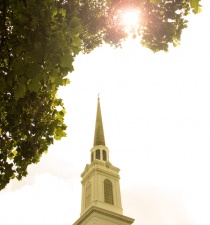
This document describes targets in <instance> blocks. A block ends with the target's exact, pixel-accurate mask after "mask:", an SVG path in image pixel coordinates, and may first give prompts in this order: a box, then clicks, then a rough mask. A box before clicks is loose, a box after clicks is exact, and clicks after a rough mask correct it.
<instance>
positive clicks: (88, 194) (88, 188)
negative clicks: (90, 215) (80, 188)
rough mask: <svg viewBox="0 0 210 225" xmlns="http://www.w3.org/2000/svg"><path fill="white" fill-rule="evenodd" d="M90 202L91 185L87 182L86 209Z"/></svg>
mask: <svg viewBox="0 0 210 225" xmlns="http://www.w3.org/2000/svg"><path fill="white" fill-rule="evenodd" d="M90 200H91V183H90V182H88V183H87V185H86V190H85V208H87V207H88V206H89V205H90Z"/></svg>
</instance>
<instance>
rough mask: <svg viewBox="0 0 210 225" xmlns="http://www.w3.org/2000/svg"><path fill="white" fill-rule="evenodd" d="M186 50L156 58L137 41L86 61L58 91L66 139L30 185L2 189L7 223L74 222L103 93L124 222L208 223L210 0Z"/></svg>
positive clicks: (2, 217) (1, 210)
mask: <svg viewBox="0 0 210 225" xmlns="http://www.w3.org/2000/svg"><path fill="white" fill-rule="evenodd" d="M202 4H203V6H204V8H203V12H202V13H201V14H199V15H197V16H193V17H192V18H191V19H190V23H189V27H188V29H185V30H184V31H183V35H182V43H181V46H180V47H177V48H172V49H171V50H170V52H169V53H163V52H160V53H155V54H154V53H152V52H151V51H150V50H148V49H145V48H142V47H141V46H140V45H139V44H138V43H137V42H136V41H127V42H126V43H125V44H124V46H123V48H122V49H113V48H111V47H109V46H103V47H101V48H97V49H96V50H94V51H93V52H92V53H91V54H89V55H79V56H78V57H77V59H76V61H75V63H74V66H75V72H73V73H72V74H70V79H71V84H70V85H69V86H67V87H65V88H63V89H62V90H61V91H60V95H61V97H62V98H64V102H65V107H66V109H67V116H66V123H67V125H68V137H67V138H64V139H62V141H60V142H56V143H55V144H54V146H52V147H51V148H50V150H49V152H48V153H47V154H46V155H44V156H43V157H42V159H41V162H40V163H39V164H37V165H33V166H31V167H30V168H29V175H28V176H27V177H26V178H24V179H23V180H22V181H20V182H17V181H13V182H11V183H10V184H9V185H8V186H7V188H6V189H5V190H3V191H1V192H0V224H1V225H29V224H30V225H46V224H50V225H71V224H72V223H73V222H75V221H76V220H77V219H78V218H79V215H80V202H81V184H80V181H81V178H80V174H81V173H82V172H83V170H84V168H85V165H86V164H87V163H89V162H90V149H91V148H92V145H93V135H94V126H95V117H96V106H97V94H98V93H100V97H101V109H102V117H103V123H104V132H105V139H106V145H107V147H108V148H109V150H110V162H111V163H112V164H113V165H114V166H116V167H119V168H120V169H121V172H120V176H121V195H122V204H123V209H124V215H126V216H129V217H132V218H134V219H135V222H134V225H207V224H210V217H209V213H210V163H209V161H210V69H209V67H210V44H209V40H210V32H209V27H210V1H208V0H204V1H203V2H202Z"/></svg>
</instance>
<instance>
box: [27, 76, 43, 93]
mask: <svg viewBox="0 0 210 225" xmlns="http://www.w3.org/2000/svg"><path fill="white" fill-rule="evenodd" d="M40 87H41V85H40V82H39V81H38V80H37V79H36V78H33V79H32V80H31V81H30V83H29V85H28V90H29V91H35V92H38V91H39V89H40Z"/></svg>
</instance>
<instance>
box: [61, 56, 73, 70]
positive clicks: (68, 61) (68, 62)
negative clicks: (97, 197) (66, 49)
mask: <svg viewBox="0 0 210 225" xmlns="http://www.w3.org/2000/svg"><path fill="white" fill-rule="evenodd" d="M73 61H74V58H73V57H72V55H71V54H65V55H63V56H62V57H61V66H62V67H71V66H72V63H73Z"/></svg>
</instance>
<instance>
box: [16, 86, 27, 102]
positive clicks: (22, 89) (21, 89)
mask: <svg viewBox="0 0 210 225" xmlns="http://www.w3.org/2000/svg"><path fill="white" fill-rule="evenodd" d="M25 92H26V88H25V85H24V84H19V85H15V87H14V96H15V100H16V101H17V100H19V99H20V98H22V97H23V96H24V95H25Z"/></svg>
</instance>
